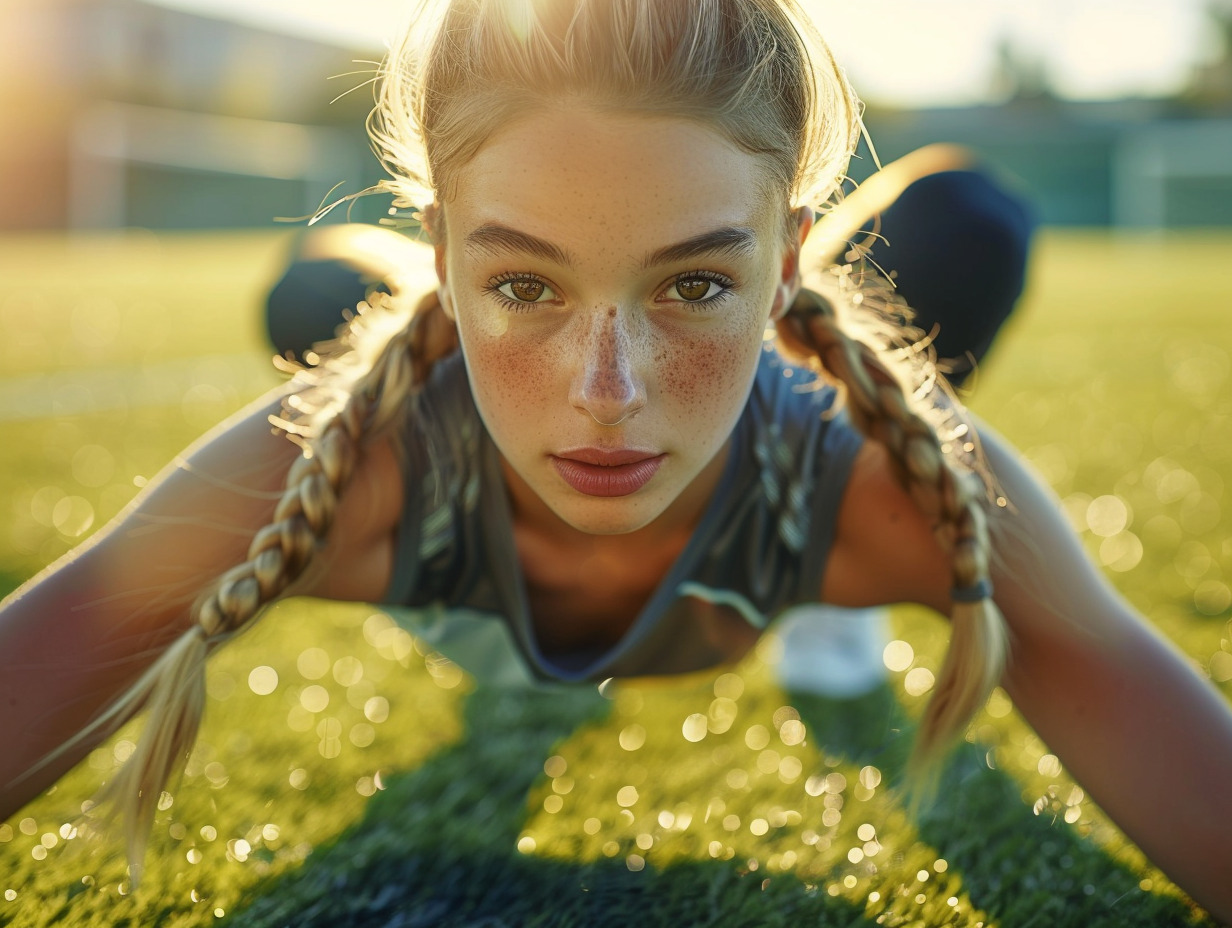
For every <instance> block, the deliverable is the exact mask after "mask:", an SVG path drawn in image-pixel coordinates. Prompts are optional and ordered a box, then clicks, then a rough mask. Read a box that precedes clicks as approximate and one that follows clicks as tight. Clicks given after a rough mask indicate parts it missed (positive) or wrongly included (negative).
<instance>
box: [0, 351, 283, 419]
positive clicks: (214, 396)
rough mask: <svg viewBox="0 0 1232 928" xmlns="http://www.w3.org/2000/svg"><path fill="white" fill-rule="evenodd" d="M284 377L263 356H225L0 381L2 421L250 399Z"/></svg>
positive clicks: (181, 359)
mask: <svg viewBox="0 0 1232 928" xmlns="http://www.w3.org/2000/svg"><path fill="white" fill-rule="evenodd" d="M281 377H282V375H280V374H279V373H278V372H277V371H275V370H274V367H273V365H272V364H271V363H270V362H269V361H268V360H267V359H265V358H262V357H260V356H254V355H251V354H220V355H203V356H199V357H194V358H180V359H177V360H174V361H163V362H160V363H158V364H144V365H140V366H126V367H108V368H93V369H89V370H77V371H56V372H52V373H47V374H30V375H26V376H22V377H10V378H0V422H21V421H30V420H34V419H46V418H51V417H55V416H80V415H90V414H92V413H101V412H108V411H112V410H116V409H130V408H138V407H151V406H179V405H181V404H197V403H209V402H221V401H224V400H227V399H229V398H233V397H239V398H242V399H245V400H246V399H249V398H252V397H256V396H257V395H258V394H260V393H261V392H262V391H263V390H267V389H269V388H270V387H273V386H275V385H276V384H277V383H278V382H279V381H280V379H281Z"/></svg>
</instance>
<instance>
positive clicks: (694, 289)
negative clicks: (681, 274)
mask: <svg viewBox="0 0 1232 928" xmlns="http://www.w3.org/2000/svg"><path fill="white" fill-rule="evenodd" d="M713 283H714V281H712V280H706V279H705V278H704V277H693V278H689V279H684V280H678V281H676V292H677V293H678V294H679V295H680V298H681V299H682V300H685V301H686V302H689V303H696V302H697V301H698V300H703V299H705V298H706V297H707V296H708V295H709V293H710V285H711V284H713Z"/></svg>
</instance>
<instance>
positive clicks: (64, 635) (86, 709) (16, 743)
mask: <svg viewBox="0 0 1232 928" xmlns="http://www.w3.org/2000/svg"><path fill="white" fill-rule="evenodd" d="M102 566H103V564H102V559H101V558H100V556H99V554H98V553H97V552H86V553H84V554H81V555H78V556H76V557H74V558H72V559H71V560H68V561H66V562H65V563H63V564H61V565H58V566H57V567H56V568H55V569H54V570H53V571H51V572H49V574H48V575H47V576H46V577H43V578H40V581H39V582H37V583H32V584H29V585H28V586H27V587H25V588H23V589H22V590H19V591H18V592H17V594H15V595H14V596H12V597H10V599H9V600H7V601H6V602H5V603H4V604H3V606H0V709H2V711H0V744H3V745H4V750H3V751H0V819H3V818H7V817H8V816H9V815H11V814H12V813H13V812H15V811H16V810H17V809H19V808H21V807H22V806H23V805H24V804H25V803H26V802H28V801H29V800H30V799H32V798H34V797H35V796H36V795H38V794H39V793H40V792H41V791H42V790H44V789H46V788H47V787H48V786H50V785H51V784H52V783H54V782H55V781H56V779H58V778H59V776H60V775H61V774H63V773H64V772H65V771H67V770H68V769H69V768H71V767H72V766H73V765H74V764H75V763H76V762H77V761H79V760H80V759H81V758H82V757H83V756H84V755H85V754H86V753H87V752H88V751H89V750H90V749H91V748H92V747H94V746H95V745H96V744H97V743H98V742H99V741H101V740H102V739H103V738H104V737H106V735H107V734H108V732H107V731H99V732H96V733H94V734H93V736H92V737H90V738H86V739H83V740H82V741H80V742H78V743H76V744H73V745H72V747H71V748H70V749H68V750H66V751H64V752H63V753H61V754H59V755H58V756H56V757H55V758H54V760H52V761H50V762H45V761H46V759H47V758H48V757H49V756H51V755H52V754H53V752H55V751H57V750H58V749H60V748H61V747H62V746H63V745H65V744H66V743H67V742H69V741H70V739H72V738H73V737H74V736H75V735H77V733H78V732H80V731H82V730H83V729H84V728H85V727H86V726H87V725H88V724H89V723H90V721H91V720H92V719H93V718H94V717H95V716H96V715H97V714H98V713H99V712H100V710H101V709H102V708H103V707H104V706H106V705H107V704H108V703H110V702H111V701H112V700H114V699H115V698H116V697H117V696H118V695H119V694H120V693H122V692H123V691H124V690H125V689H126V688H127V687H128V686H129V685H130V684H131V683H132V682H133V681H134V680H135V679H136V678H137V676H138V675H139V674H140V673H141V671H142V670H143V669H144V668H145V667H146V666H148V664H149V663H150V662H151V661H152V660H153V659H154V657H156V656H157V654H158V653H160V652H161V650H162V649H163V648H164V647H165V646H166V645H167V644H168V643H169V642H170V640H172V639H173V638H174V637H175V635H177V634H178V633H179V631H180V628H179V627H177V626H176V625H175V624H174V623H170V622H166V621H150V620H151V619H152V618H154V616H153V613H152V610H150V609H148V607H147V611H146V614H145V615H144V616H138V617H136V618H135V619H133V620H132V621H128V622H123V621H116V620H115V618H114V615H115V613H114V612H113V611H112V610H111V609H108V608H104V606H103V605H102V604H99V605H95V604H91V603H89V602H85V601H83V600H82V597H81V596H80V595H79V592H78V591H81V590H89V589H98V588H99V585H98V584H97V583H96V582H95V581H94V580H93V578H94V577H95V576H96V575H97V574H98V572H99V570H100V569H101V568H102ZM174 592H175V591H174V590H172V589H168V590H167V593H168V594H169V595H174ZM123 600H124V597H123V595H122V594H121V595H119V596H117V597H116V598H114V599H112V600H111V601H110V603H109V604H108V605H110V606H116V605H122V604H123ZM177 611H181V612H182V611H183V610H177Z"/></svg>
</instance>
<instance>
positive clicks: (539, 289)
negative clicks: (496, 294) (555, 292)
mask: <svg viewBox="0 0 1232 928" xmlns="http://www.w3.org/2000/svg"><path fill="white" fill-rule="evenodd" d="M543 290H544V287H543V284H542V283H541V282H539V281H537V280H514V281H510V283H509V291H510V292H511V293H512V294H513V298H514V299H515V300H521V301H522V302H523V303H534V302H535V301H536V300H538V299H539V298H540V297H541V296H543Z"/></svg>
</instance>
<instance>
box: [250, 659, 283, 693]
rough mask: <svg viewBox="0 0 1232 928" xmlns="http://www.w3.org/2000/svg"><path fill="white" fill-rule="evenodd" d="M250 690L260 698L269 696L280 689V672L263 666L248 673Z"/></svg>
mask: <svg viewBox="0 0 1232 928" xmlns="http://www.w3.org/2000/svg"><path fill="white" fill-rule="evenodd" d="M248 688H249V689H250V690H252V691H253V692H254V693H256V694H257V695H258V696H268V695H269V694H270V693H272V692H274V690H276V689H277V688H278V671H277V670H275V669H274V668H273V667H269V666H267V665H265V664H262V665H261V666H260V667H254V668H252V670H251V671H249V673H248Z"/></svg>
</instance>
